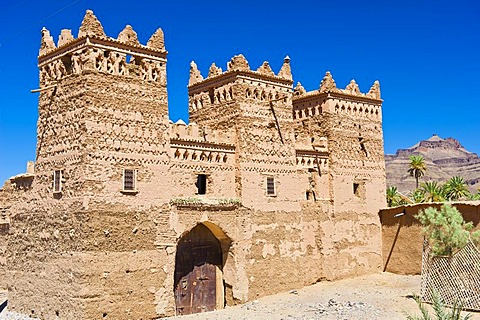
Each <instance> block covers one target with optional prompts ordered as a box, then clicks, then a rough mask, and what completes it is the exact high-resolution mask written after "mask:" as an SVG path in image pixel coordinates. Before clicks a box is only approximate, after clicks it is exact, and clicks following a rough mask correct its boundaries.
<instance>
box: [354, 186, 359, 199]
mask: <svg viewBox="0 0 480 320" xmlns="http://www.w3.org/2000/svg"><path fill="white" fill-rule="evenodd" d="M353 194H354V195H356V196H357V197H359V196H360V184H359V183H354V184H353Z"/></svg>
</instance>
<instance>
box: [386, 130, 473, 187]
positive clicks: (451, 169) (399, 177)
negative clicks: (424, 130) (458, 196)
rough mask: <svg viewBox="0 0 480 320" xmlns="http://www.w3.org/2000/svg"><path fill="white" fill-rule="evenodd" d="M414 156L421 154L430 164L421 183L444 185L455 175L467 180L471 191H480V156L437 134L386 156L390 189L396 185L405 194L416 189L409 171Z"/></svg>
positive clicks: (453, 140)
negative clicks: (431, 182) (431, 181)
mask: <svg viewBox="0 0 480 320" xmlns="http://www.w3.org/2000/svg"><path fill="white" fill-rule="evenodd" d="M414 154H415V155H416V154H420V155H422V156H423V157H424V158H425V162H426V164H427V173H426V175H425V176H424V177H422V178H420V182H424V181H429V180H433V181H438V182H441V183H444V182H445V181H447V180H448V179H450V178H451V177H453V176H461V177H463V178H464V179H465V180H466V181H467V183H468V185H469V188H470V191H472V192H476V191H477V190H478V188H480V158H479V157H478V155H477V154H476V153H473V152H470V151H468V150H466V149H465V148H464V147H463V146H462V145H461V144H460V142H458V141H457V140H455V139H454V138H446V139H442V138H440V137H439V136H438V135H436V134H434V135H433V136H432V137H431V138H429V139H427V140H422V141H420V142H419V143H417V144H416V145H414V146H412V147H410V148H408V149H399V150H397V152H396V153H395V154H393V155H388V154H387V155H385V166H386V170H387V185H388V186H397V188H398V190H399V191H400V192H402V193H408V192H409V191H411V190H413V189H415V179H414V178H413V177H411V176H410V175H409V174H408V172H407V170H408V166H409V163H410V161H409V159H408V157H409V156H411V155H414Z"/></svg>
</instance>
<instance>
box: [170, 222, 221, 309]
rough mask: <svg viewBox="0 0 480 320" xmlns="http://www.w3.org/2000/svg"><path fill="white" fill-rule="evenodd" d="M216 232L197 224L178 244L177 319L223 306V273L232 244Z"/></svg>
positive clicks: (176, 263) (175, 282) (176, 258)
mask: <svg viewBox="0 0 480 320" xmlns="http://www.w3.org/2000/svg"><path fill="white" fill-rule="evenodd" d="M209 225H212V226H213V224H209ZM215 227H216V226H215ZM216 229H217V230H215V229H214V230H213V231H214V232H215V234H214V233H213V232H212V230H210V228H208V227H207V226H206V225H205V224H198V225H196V226H195V227H194V228H193V229H192V230H190V231H189V232H188V233H187V234H185V235H184V236H183V237H182V238H181V239H180V240H179V241H178V244H177V253H176V256H175V275H174V293H175V305H176V306H175V309H176V314H177V315H184V314H191V313H199V312H206V311H213V310H216V309H219V308H223V306H224V288H223V279H222V270H223V266H224V265H225V260H226V258H227V253H228V247H229V246H230V240H229V239H228V237H226V236H225V234H224V233H223V232H222V231H221V230H220V229H219V228H218V227H216ZM219 233H220V234H219ZM222 235H223V236H222ZM219 238H220V239H219Z"/></svg>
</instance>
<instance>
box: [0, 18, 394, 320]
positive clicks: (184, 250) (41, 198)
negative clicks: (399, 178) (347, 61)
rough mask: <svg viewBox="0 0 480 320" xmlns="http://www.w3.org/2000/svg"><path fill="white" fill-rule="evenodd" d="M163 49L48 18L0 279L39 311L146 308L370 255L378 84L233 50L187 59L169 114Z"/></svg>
mask: <svg viewBox="0 0 480 320" xmlns="http://www.w3.org/2000/svg"><path fill="white" fill-rule="evenodd" d="M166 64H167V51H166V48H165V44H164V34H163V31H162V30H161V29H158V30H157V31H156V32H155V33H154V34H153V35H152V37H151V38H150V40H149V41H148V43H147V44H146V45H142V44H140V43H139V41H138V38H137V34H136V33H135V31H134V30H133V29H132V27H130V26H128V25H127V26H126V27H125V29H124V30H123V31H122V32H120V34H119V35H118V37H117V38H111V37H108V36H106V35H105V33H104V31H103V28H102V25H101V23H100V22H99V20H98V19H97V18H96V17H95V15H94V14H93V12H92V11H90V10H88V11H87V12H86V15H85V17H84V19H83V22H82V24H81V27H80V30H79V32H78V36H77V38H74V36H73V35H72V32H71V31H70V30H62V31H61V34H60V36H59V39H58V42H57V44H55V43H54V41H53V37H52V36H50V33H49V31H48V30H47V29H45V28H44V29H43V30H42V38H41V47H40V54H39V57H38V68H39V77H40V84H39V90H38V91H39V104H38V111H39V118H38V124H37V149H36V161H35V163H29V164H28V165H27V172H26V173H23V174H19V175H17V176H14V177H12V178H10V179H9V180H7V181H6V182H5V184H4V186H3V188H2V189H1V192H0V195H1V196H0V214H1V216H2V219H3V220H2V221H3V222H2V224H1V225H2V228H0V230H1V231H0V249H1V250H0V251H1V252H2V259H1V260H0V288H2V287H3V288H4V289H8V296H9V302H8V307H9V309H10V310H14V311H17V312H21V313H27V314H31V315H32V316H34V317H39V318H42V319H102V318H108V319H155V318H158V317H161V316H169V315H175V314H188V313H196V312H203V311H209V310H214V309H221V308H224V306H225V305H235V304H239V303H244V302H246V301H251V300H254V299H257V298H258V297H261V296H265V295H269V294H273V293H277V292H280V291H285V290H290V289H293V288H299V287H302V286H305V285H309V284H312V283H315V282H317V281H322V280H335V279H340V278H345V277H352V276H356V275H360V274H366V273H374V272H378V271H380V269H381V264H382V250H381V229H380V221H379V218H378V211H379V209H380V208H382V207H385V205H386V204H385V164H384V156H383V133H382V116H381V105H382V100H381V98H380V85H379V83H378V82H377V81H376V82H375V83H373V85H372V87H371V88H370V90H369V91H368V92H367V93H361V92H360V90H359V87H358V85H357V84H356V83H355V81H354V80H352V81H351V82H350V84H349V85H348V86H347V87H346V88H345V89H340V88H337V87H336V84H335V81H334V80H333V78H332V75H331V74H330V73H329V72H327V73H326V74H325V76H324V78H323V80H321V79H319V82H320V80H321V82H320V86H319V89H318V90H314V91H311V92H306V91H305V89H304V88H303V87H302V85H301V84H300V83H298V84H297V85H296V86H295V87H294V81H293V77H292V72H291V69H290V58H289V57H288V56H287V57H285V58H284V62H283V66H282V67H281V69H280V71H279V72H278V73H275V72H274V71H272V69H271V68H270V66H269V64H268V62H264V63H263V64H262V65H261V66H260V67H258V68H257V69H256V70H254V69H251V67H250V66H249V63H248V61H247V60H246V59H245V57H244V56H243V55H241V54H239V55H236V56H234V57H233V58H232V59H231V60H230V61H229V62H227V66H226V71H223V70H222V68H220V67H218V66H216V65H215V64H212V66H211V67H210V69H209V72H208V76H202V74H201V72H200V71H199V70H198V69H197V66H196V64H195V63H194V62H192V63H191V64H190V80H189V83H188V95H189V102H188V103H189V106H188V107H189V124H188V125H187V124H185V122H183V121H181V120H179V121H177V122H176V123H173V122H172V121H170V120H169V116H168V105H167V100H168V99H167V83H166V79H167V77H166Z"/></svg>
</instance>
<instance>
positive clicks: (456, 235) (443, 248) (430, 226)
mask: <svg viewBox="0 0 480 320" xmlns="http://www.w3.org/2000/svg"><path fill="white" fill-rule="evenodd" d="M415 218H417V219H418V220H420V222H421V223H422V225H423V232H424V233H425V235H426V237H427V239H428V242H429V244H430V247H431V248H432V254H433V255H437V256H451V255H452V254H453V253H454V252H455V251H457V250H459V249H461V248H463V247H464V246H465V245H466V244H467V242H468V239H469V237H470V231H471V230H472V229H473V223H472V222H469V223H465V221H464V220H463V217H462V214H461V213H460V212H459V211H458V210H457V209H456V208H454V207H452V206H451V205H449V204H444V205H442V207H441V208H440V211H439V210H437V209H435V208H432V207H430V208H427V209H425V210H422V211H420V213H419V214H417V215H416V216H415ZM471 237H472V240H474V242H476V241H478V240H480V230H478V231H476V232H474V233H472V234H471Z"/></svg>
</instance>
